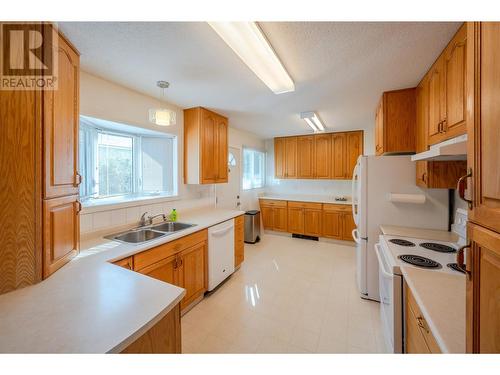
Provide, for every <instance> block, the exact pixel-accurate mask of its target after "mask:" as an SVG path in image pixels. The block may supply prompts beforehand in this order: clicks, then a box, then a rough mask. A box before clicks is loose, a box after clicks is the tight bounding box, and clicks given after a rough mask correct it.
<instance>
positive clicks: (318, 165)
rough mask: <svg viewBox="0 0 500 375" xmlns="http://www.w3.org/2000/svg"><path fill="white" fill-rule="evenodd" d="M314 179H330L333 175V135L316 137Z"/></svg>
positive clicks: (318, 135)
mask: <svg viewBox="0 0 500 375" xmlns="http://www.w3.org/2000/svg"><path fill="white" fill-rule="evenodd" d="M313 168H314V178H317V179H328V178H331V173H332V135H331V134H317V135H315V136H314V161H313Z"/></svg>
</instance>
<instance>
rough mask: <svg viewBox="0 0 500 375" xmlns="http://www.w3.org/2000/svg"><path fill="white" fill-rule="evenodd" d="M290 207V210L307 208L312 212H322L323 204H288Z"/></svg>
mask: <svg viewBox="0 0 500 375" xmlns="http://www.w3.org/2000/svg"><path fill="white" fill-rule="evenodd" d="M288 207H290V208H307V209H310V210H321V208H322V207H323V204H322V203H310V202H288Z"/></svg>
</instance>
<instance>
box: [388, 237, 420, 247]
mask: <svg viewBox="0 0 500 375" xmlns="http://www.w3.org/2000/svg"><path fill="white" fill-rule="evenodd" d="M389 242H392V243H393V244H395V245H399V246H409V247H413V246H415V244H414V243H413V242H410V241H407V240H402V239H400V238H394V239H393V240H389Z"/></svg>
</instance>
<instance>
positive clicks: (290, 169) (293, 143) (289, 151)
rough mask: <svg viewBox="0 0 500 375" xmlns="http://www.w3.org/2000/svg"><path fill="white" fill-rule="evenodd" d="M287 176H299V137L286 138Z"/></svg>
mask: <svg viewBox="0 0 500 375" xmlns="http://www.w3.org/2000/svg"><path fill="white" fill-rule="evenodd" d="M285 177H286V178H297V137H287V138H285Z"/></svg>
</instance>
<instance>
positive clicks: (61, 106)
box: [43, 37, 81, 198]
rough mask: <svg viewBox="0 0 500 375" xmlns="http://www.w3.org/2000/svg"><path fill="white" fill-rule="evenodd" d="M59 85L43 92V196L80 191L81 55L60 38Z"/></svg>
mask: <svg viewBox="0 0 500 375" xmlns="http://www.w3.org/2000/svg"><path fill="white" fill-rule="evenodd" d="M57 56H58V67H57V70H58V72H57V73H58V88H57V90H46V91H44V92H43V122H44V125H43V129H44V160H45V161H44V163H45V170H44V187H45V188H44V197H45V198H54V197H60V196H64V195H73V194H78V185H79V184H80V182H81V176H80V175H79V174H78V172H77V168H78V124H79V108H78V103H79V91H80V88H79V74H80V57H79V56H78V54H77V53H76V52H75V51H74V50H73V48H72V47H70V46H69V44H68V43H66V41H65V40H64V39H63V38H61V37H60V38H59V40H58V51H57Z"/></svg>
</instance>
